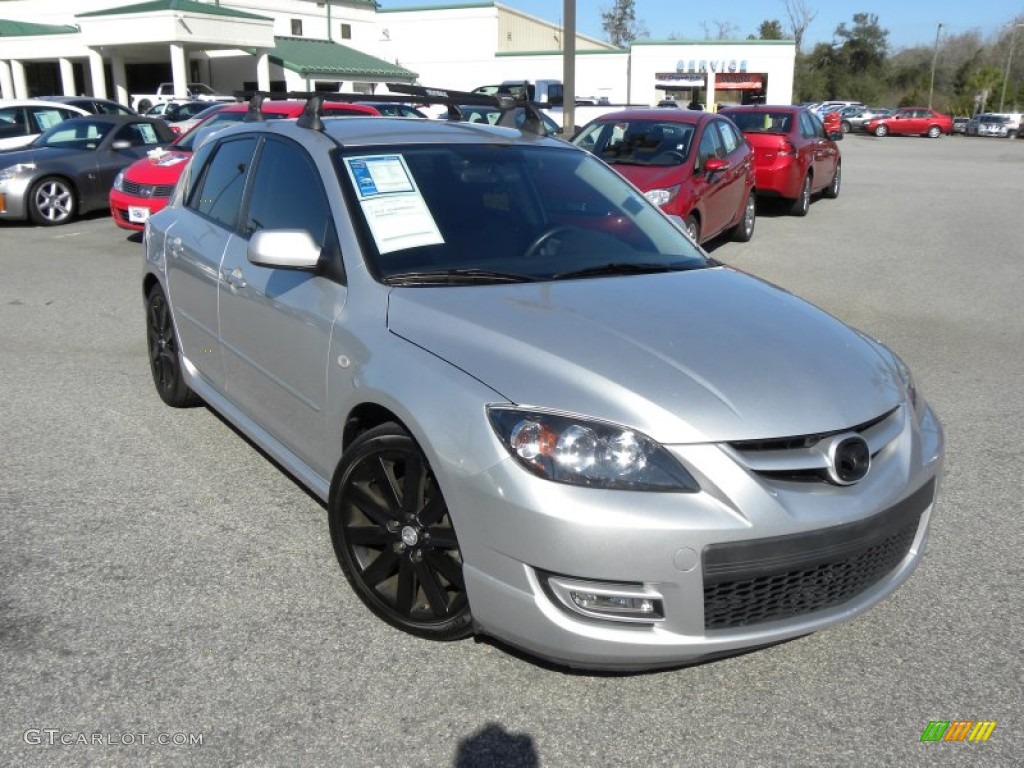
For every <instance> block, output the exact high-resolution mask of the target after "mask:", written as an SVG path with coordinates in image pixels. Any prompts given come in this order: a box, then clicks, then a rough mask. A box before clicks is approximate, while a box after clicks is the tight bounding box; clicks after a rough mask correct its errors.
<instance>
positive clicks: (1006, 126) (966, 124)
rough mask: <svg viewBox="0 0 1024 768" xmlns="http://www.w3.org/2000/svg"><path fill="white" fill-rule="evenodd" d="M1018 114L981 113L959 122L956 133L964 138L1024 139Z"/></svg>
mask: <svg viewBox="0 0 1024 768" xmlns="http://www.w3.org/2000/svg"><path fill="white" fill-rule="evenodd" d="M1021 118H1022V115H1021V113H1020V112H982V113H979V114H977V115H975V116H974V117H971V118H966V117H965V118H957V119H959V120H960V121H961V128H960V130H959V131H958V132H959V133H962V134H963V135H964V136H991V137H995V138H1000V139H1016V138H1024V135H1022V132H1021V130H1020V123H1021Z"/></svg>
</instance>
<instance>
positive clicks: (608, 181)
mask: <svg viewBox="0 0 1024 768" xmlns="http://www.w3.org/2000/svg"><path fill="white" fill-rule="evenodd" d="M339 165H340V167H339V169H338V170H339V175H340V176H341V177H342V179H343V184H344V185H345V186H346V188H347V189H348V191H349V193H350V195H351V197H352V200H353V202H354V205H353V206H352V207H353V208H354V209H356V210H358V211H360V212H361V213H362V224H363V228H362V236H363V238H364V243H365V246H366V247H365V248H364V251H365V252H367V254H368V261H369V266H370V269H371V271H372V272H373V273H374V274H375V275H377V277H378V278H379V279H381V280H382V281H384V282H390V283H393V284H394V283H404V284H437V283H444V284H452V282H467V281H477V282H479V281H520V280H521V281H527V280H549V279H562V278H569V277H584V276H587V277H590V276H599V275H604V274H636V273H639V272H662V271H669V270H677V269H694V268H699V267H703V266H706V265H707V260H706V259H705V257H704V256H703V254H702V253H701V252H700V251H699V250H698V249H697V248H696V247H695V246H694V245H693V244H692V243H691V242H690V241H689V240H688V239H687V238H686V237H685V236H684V235H683V234H682V232H681V231H680V229H679V228H677V227H676V226H675V225H674V224H673V223H672V222H671V220H669V219H667V218H666V217H665V216H663V215H662V214H661V212H660V211H659V210H658V209H657V208H656V207H654V206H653V205H651V204H650V203H649V202H647V200H645V199H644V197H643V195H642V194H640V193H639V192H638V191H637V190H636V189H634V188H633V187H632V186H631V185H630V184H628V183H627V182H626V181H625V180H623V179H622V177H620V176H619V175H618V174H616V173H615V172H614V171H612V170H611V169H610V168H608V167H607V166H605V165H604V164H603V163H600V162H598V161H597V160H595V159H594V158H593V157H591V156H590V155H588V154H587V153H584V152H577V151H574V150H572V149H571V148H568V147H567V148H566V149H564V150H559V149H556V148H552V147H523V146H515V147H510V146H490V145H480V144H473V145H437V146H435V145H426V146H417V147H401V148H374V149H367V148H360V149H358V150H348V151H347V152H345V153H344V154H340V155H339ZM455 278H458V279H455Z"/></svg>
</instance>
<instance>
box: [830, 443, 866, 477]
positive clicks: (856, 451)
mask: <svg viewBox="0 0 1024 768" xmlns="http://www.w3.org/2000/svg"><path fill="white" fill-rule="evenodd" d="M828 456H829V466H828V479H829V480H830V481H832V482H833V483H835V484H836V485H853V484H854V483H856V482H859V481H860V480H863V479H864V476H865V475H867V473H868V470H869V469H870V468H871V449H870V448H869V447H868V443H867V440H865V439H864V438H863V437H861V436H860V435H837V436H836V437H835V438H833V439H832V442H831V444H830V445H829V450H828Z"/></svg>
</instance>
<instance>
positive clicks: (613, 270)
mask: <svg viewBox="0 0 1024 768" xmlns="http://www.w3.org/2000/svg"><path fill="white" fill-rule="evenodd" d="M703 266H704V264H702V263H700V264H695V265H692V266H691V265H688V264H681V263H679V262H675V263H672V264H665V263H660V264H655V263H653V262H639V263H637V262H628V261H621V262H620V261H613V262H609V263H608V264H599V265H597V266H594V267H584V268H583V269H574V270H572V271H571V272H558V273H556V274H554V275H552V276H551V279H552V280H572V279H573V278H576V277H600V276H601V275H653V274H657V273H659V272H679V271H682V270H687V269H700V268H701V267H703Z"/></svg>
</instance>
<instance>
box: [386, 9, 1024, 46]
mask: <svg viewBox="0 0 1024 768" xmlns="http://www.w3.org/2000/svg"><path fill="white" fill-rule="evenodd" d="M460 2H461V0H447V1H446V0H437V1H436V2H432V1H431V0H380V3H381V7H383V8H387V9H397V8H403V7H410V6H413V7H424V6H431V5H440V6H449V7H450V6H453V5H459V4H460ZM498 2H500V3H501V4H502V5H507V6H509V7H511V8H514V9H516V10H518V11H522V12H524V13H528V14H530V15H531V16H537V17H539V18H542V19H544V20H546V21H551V22H554V23H556V24H557V23H561V19H562V10H563V8H564V7H565V6H564V0H498ZM613 4H614V2H613V0H576V30H577V32H579V33H581V34H585V35H589V36H590V37H596V38H598V39H602V40H603V39H605V34H604V30H603V29H602V28H601V11H602V10H605V9H608V8H611V7H612V5H613ZM804 5H805V7H806V8H807V9H808V10H809V11H810V12H812V13H816V14H817V15H816V16H815V17H814V20H813V21H812V22H811V24H810V26H809V27H808V28H807V31H806V32H805V33H804V44H803V50H804V51H809V50H810V49H811V48H813V47H814V45H815V44H816V43H819V42H831V41H832V37H833V32H835V29H836V27H837V26H839V25H840V24H841V23H844V22H845V23H846V25H847V26H848V27H850V26H852V25H853V14H855V13H873V14H875V15H877V16H878V22H879V24H880V25H881V26H882V28H883V29H888V30H889V48H890V50H891V51H897V50H899V49H901V48H909V47H913V46H915V45H924V46H929V47H930V46H932V45H934V43H935V33H936V29H937V28H938V25H939V23H940V22H941V23H942V25H943V27H942V33H941V34H942V35H943V36H945V35H958V34H962V33H964V32H969V31H971V30H976V31H978V32H980V33H981V34H982V35H983V36H985V37H988V36H990V35H995V34H996V33H997V32H998V31H999V30H1000V28H1002V27H1005V26H1006V24H1007V23H1008V22H1011V21H1012V20H1013V19H1014V18H1015V17H1018V16H1019V17H1022V18H1024V0H982V2H978V3H977V4H975V2H972V0H888V1H887V2H870V1H865V0H852V2H851V1H848V0H804ZM635 7H636V16H637V19H638V20H639V21H642V22H643V23H644V25H645V26H646V27H647V29H648V30H649V31H650V32H651V34H650V39H657V40H663V39H666V38H668V36H669V35H670V34H672V33H675V34H676V36H677V37H682V38H689V39H698V40H699V39H703V38H704V28H703V26H702V25H701V22H706V24H707V26H708V29H709V30H710V31H711V35H712V36H713V37H714V36H717V31H718V29H719V23H724V24H728V25H731V26H730V28H732V29H736V30H738V31H739V34H738V35H736V37H738V38H739V39H743V38H746V37H747V35H749V34H757V27H758V25H760V23H761V22H762V21H764V20H765V19H777V20H778V21H779V22H781V23H782V26H783V29H787V28H788V27H789V17H788V15H787V13H786V4H785V2H784V0H716V2H711V3H692V4H691V3H687V4H686V5H685V6H684V5H683V4H682V3H681V2H680V0H635ZM1018 34H1020V33H1019V32H1018Z"/></svg>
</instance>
